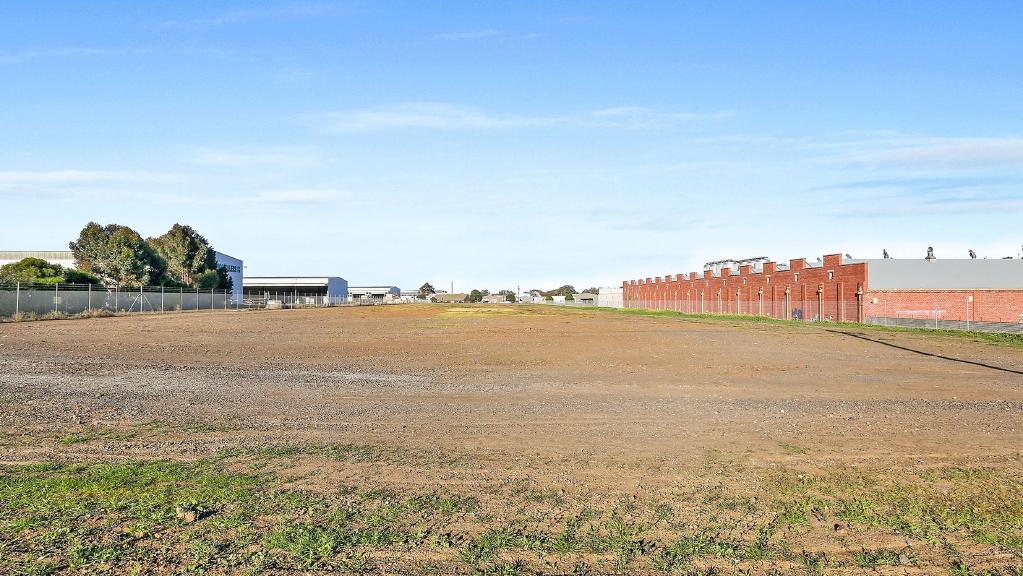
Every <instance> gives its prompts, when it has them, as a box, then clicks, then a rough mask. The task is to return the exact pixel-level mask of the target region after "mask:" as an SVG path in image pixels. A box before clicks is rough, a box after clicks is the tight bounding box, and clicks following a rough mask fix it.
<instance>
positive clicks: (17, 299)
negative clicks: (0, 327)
mask: <svg viewBox="0 0 1023 576" xmlns="http://www.w3.org/2000/svg"><path fill="white" fill-rule="evenodd" d="M18 314H21V282H17V283H15V286H14V315H15V316H17V315H18Z"/></svg>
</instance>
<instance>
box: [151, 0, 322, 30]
mask: <svg viewBox="0 0 1023 576" xmlns="http://www.w3.org/2000/svg"><path fill="white" fill-rule="evenodd" d="M332 11H334V6H333V5H332V4H329V3H308V4H286V5H283V6H279V7H271V8H265V9H255V10H234V11H231V12H224V13H221V14H218V15H216V16H202V17H197V18H190V19H187V20H167V21H164V22H161V23H160V27H161V28H166V29H183V30H199V29H204V28H219V27H222V26H228V25H232V24H240V23H244V22H249V21H252V20H263V19H279V18H304V17H310V16H320V15H323V14H327V13H330V12H332Z"/></svg>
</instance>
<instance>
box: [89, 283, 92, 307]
mask: <svg viewBox="0 0 1023 576" xmlns="http://www.w3.org/2000/svg"><path fill="white" fill-rule="evenodd" d="M88 286H89V312H92V284H89V285H88Z"/></svg>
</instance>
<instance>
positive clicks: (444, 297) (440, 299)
mask: <svg viewBox="0 0 1023 576" xmlns="http://www.w3.org/2000/svg"><path fill="white" fill-rule="evenodd" d="M468 299H469V295H468V294H434V295H433V296H432V297H431V300H432V301H434V302H437V303H438V304H457V303H459V302H465V301H467V300H468Z"/></svg>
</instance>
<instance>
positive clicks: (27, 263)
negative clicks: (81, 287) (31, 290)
mask: <svg viewBox="0 0 1023 576" xmlns="http://www.w3.org/2000/svg"><path fill="white" fill-rule="evenodd" d="M19 282H20V283H22V284H98V283H99V279H98V278H96V277H95V276H93V275H91V274H86V273H85V272H81V271H79V270H74V269H72V268H64V267H63V266H61V265H60V264H51V263H49V262H47V261H46V260H42V259H39V258H23V259H21V260H18V261H17V262H11V263H10V264H4V265H3V266H0V284H16V283H19Z"/></svg>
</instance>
